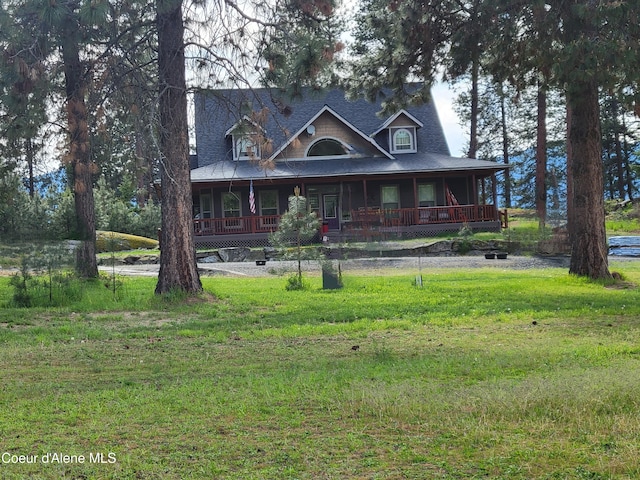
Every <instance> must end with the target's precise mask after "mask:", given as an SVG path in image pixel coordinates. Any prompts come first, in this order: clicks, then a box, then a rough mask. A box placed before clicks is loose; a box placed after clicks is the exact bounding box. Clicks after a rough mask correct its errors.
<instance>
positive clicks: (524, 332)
mask: <svg viewBox="0 0 640 480" xmlns="http://www.w3.org/2000/svg"><path fill="white" fill-rule="evenodd" d="M612 269H614V270H616V271H619V272H622V273H623V274H624V276H625V278H626V280H627V283H624V284H616V285H602V284H598V283H592V282H588V281H586V280H584V279H579V278H576V277H572V276H569V275H568V274H567V272H566V270H565V269H547V270H533V271H527V272H521V271H518V272H514V271H506V270H505V271H500V270H495V269H491V270H489V269H486V270H459V271H442V270H433V271H424V270H423V272H422V273H423V277H424V287H423V288H417V287H415V286H413V284H412V282H413V280H414V278H415V274H416V273H417V272H400V273H401V274H398V273H396V275H395V276H378V277H364V276H350V275H349V272H345V276H344V283H345V288H344V289H342V290H339V291H323V290H321V288H320V285H321V281H320V279H319V278H317V277H314V278H311V279H310V284H311V287H310V288H309V289H308V290H306V291H286V290H285V288H284V287H285V283H286V279H285V278H283V277H272V278H264V279H257V278H256V279H240V278H205V279H204V286H205V289H206V292H207V295H205V296H203V297H202V298H201V299H199V300H197V301H194V300H186V301H185V299H183V298H180V297H179V296H176V297H175V298H173V299H158V298H155V297H154V296H153V294H152V292H153V287H154V285H155V280H154V279H145V278H135V279H134V278H123V279H120V280H121V283H120V284H119V285H118V290H117V292H116V293H117V294H116V297H115V298H114V295H113V292H112V291H110V290H108V289H107V288H105V287H104V285H103V284H102V283H101V282H95V283H93V284H90V285H86V286H84V287H83V289H82V292H80V293H81V294H82V298H81V299H80V300H77V301H76V302H75V303H73V304H71V305H69V306H66V307H57V308H31V309H14V308H0V367H1V368H0V385H1V386H0V398H1V401H2V406H3V409H2V413H0V454H2V455H3V456H2V462H1V463H0V478H3V479H13V478H15V479H19V478H20V479H21V478H34V479H41V478H45V479H49V478H50V479H54V478H56V479H57V478H69V479H71V478H74V479H76V478H78V479H85V478H96V479H103V478H112V479H140V478H142V479H189V478H193V479H204V478H225V479H226V478H228V479H283V478H284V479H288V478H290V479H365V478H366V479H411V478H414V479H428V478H442V479H446V478H448V479H454V478H459V479H467V478H504V479H532V478H544V479H600V478H602V479H609V478H621V479H624V478H629V479H631V478H638V477H639V476H640V464H639V463H638V460H637V459H638V456H639V454H640V408H639V407H640V341H639V339H640V290H638V288H636V287H635V286H634V285H633V284H634V283H640V262H620V263H615V264H614V265H613V266H612ZM11 293H12V290H11V289H10V288H9V287H8V279H6V278H0V305H5V304H6V303H7V301H8V300H9V298H10V296H11ZM356 347H357V348H356ZM98 454H102V457H100V456H99V455H98ZM20 455H23V456H25V457H24V458H22V460H24V461H26V460H32V461H35V462H36V463H29V464H21V463H17V462H19V461H20V460H21V458H20V457H19V456H20ZM64 455H67V456H69V457H68V458H64V457H62V456H64ZM46 460H48V463H45V461H46ZM99 460H102V461H103V462H104V463H100V462H99ZM110 462H113V463H110Z"/></svg>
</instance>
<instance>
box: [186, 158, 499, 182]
mask: <svg viewBox="0 0 640 480" xmlns="http://www.w3.org/2000/svg"><path fill="white" fill-rule="evenodd" d="M506 168H508V166H507V165H504V164H499V163H496V162H489V161H486V160H476V159H473V158H456V157H449V156H446V155H440V154H436V153H418V154H411V155H409V154H407V155H398V156H397V157H396V158H393V159H389V158H382V157H371V158H349V157H339V158H334V159H302V160H289V161H287V162H282V161H281V162H277V163H276V165H275V167H274V168H273V169H269V170H263V169H261V168H260V167H259V166H258V165H256V164H255V163H254V162H250V161H230V160H223V161H220V162H216V163H213V164H210V165H205V166H203V167H200V168H196V169H194V170H191V181H192V182H193V183H209V182H224V181H228V180H257V179H260V178H264V179H269V178H271V179H279V180H286V179H300V178H319V177H322V178H326V177H350V176H363V175H393V174H399V175H402V174H405V175H406V174H412V173H443V174H444V173H453V172H464V173H471V172H475V173H480V172H485V173H487V174H492V173H495V172H498V171H500V170H505V169H506Z"/></svg>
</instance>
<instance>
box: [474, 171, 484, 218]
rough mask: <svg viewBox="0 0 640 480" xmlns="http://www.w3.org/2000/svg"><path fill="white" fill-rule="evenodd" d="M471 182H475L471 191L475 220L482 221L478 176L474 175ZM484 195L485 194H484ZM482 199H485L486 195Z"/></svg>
mask: <svg viewBox="0 0 640 480" xmlns="http://www.w3.org/2000/svg"><path fill="white" fill-rule="evenodd" d="M471 181H472V182H473V187H472V189H471V194H472V195H473V210H474V212H473V216H474V217H475V218H474V220H480V215H479V213H480V199H479V198H478V177H476V174H475V173H474V174H473V175H472V176H471ZM482 188H483V190H484V182H482ZM483 193H484V192H483ZM482 198H484V195H483V196H482Z"/></svg>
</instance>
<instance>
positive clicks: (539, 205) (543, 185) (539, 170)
mask: <svg viewBox="0 0 640 480" xmlns="http://www.w3.org/2000/svg"><path fill="white" fill-rule="evenodd" d="M537 115H538V128H537V133H536V136H537V141H536V214H537V216H538V222H539V224H540V227H541V228H543V227H544V226H545V224H546V221H547V92H546V90H545V87H544V86H543V85H538V113H537Z"/></svg>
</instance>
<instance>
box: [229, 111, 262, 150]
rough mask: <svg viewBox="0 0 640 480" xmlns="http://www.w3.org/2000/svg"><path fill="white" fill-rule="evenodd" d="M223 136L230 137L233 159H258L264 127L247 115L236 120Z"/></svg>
mask: <svg viewBox="0 0 640 480" xmlns="http://www.w3.org/2000/svg"><path fill="white" fill-rule="evenodd" d="M225 138H231V149H232V152H233V159H234V160H236V161H237V160H260V159H261V158H262V148H261V146H262V144H263V143H264V139H265V133H264V129H263V128H262V127H261V126H260V125H258V124H257V123H256V122H254V121H253V120H251V118H249V117H248V116H246V115H245V116H244V118H243V119H242V120H239V121H238V122H236V123H235V124H234V125H233V126H232V127H231V128H229V129H228V130H227V131H226V132H225Z"/></svg>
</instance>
